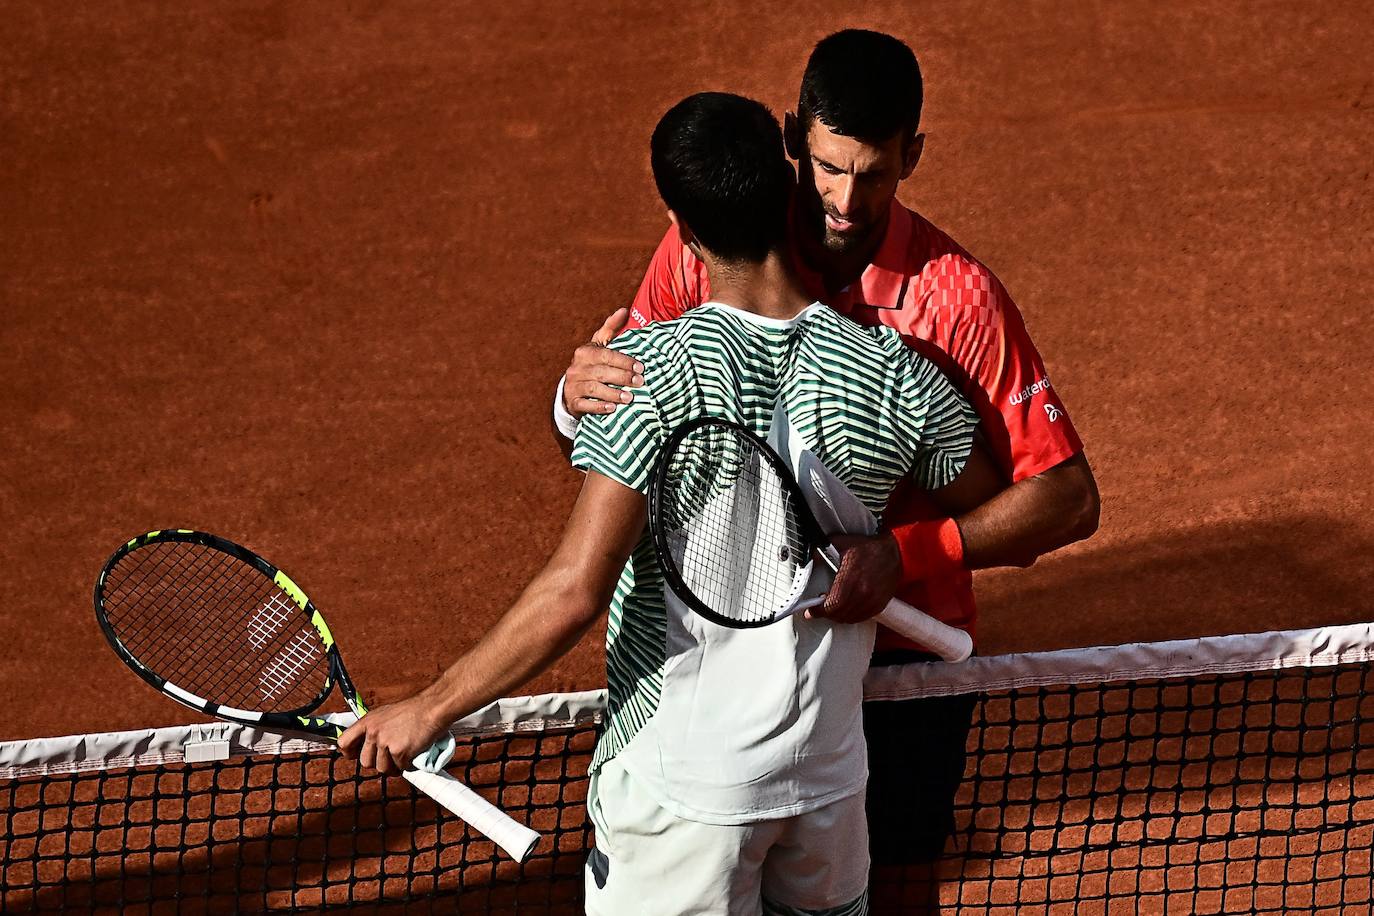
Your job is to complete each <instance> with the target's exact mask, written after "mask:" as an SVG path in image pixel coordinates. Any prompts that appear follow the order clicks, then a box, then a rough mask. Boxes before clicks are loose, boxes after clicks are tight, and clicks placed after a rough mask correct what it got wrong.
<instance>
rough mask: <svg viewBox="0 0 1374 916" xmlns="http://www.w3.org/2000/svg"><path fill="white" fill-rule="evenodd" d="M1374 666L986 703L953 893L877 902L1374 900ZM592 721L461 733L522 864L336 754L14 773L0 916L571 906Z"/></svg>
mask: <svg viewBox="0 0 1374 916" xmlns="http://www.w3.org/2000/svg"><path fill="white" fill-rule="evenodd" d="M1370 683H1371V681H1370V671H1369V666H1368V664H1364V663H1361V664H1347V665H1338V666H1321V667H1295V668H1289V669H1285V670H1279V671H1250V672H1239V673H1227V674H1221V675H1200V676H1199V675H1195V676H1188V677H1179V678H1148V679H1141V680H1127V681H1115V682H1111V683H1101V684H1090V685H1083V684H1078V685H1070V686H1030V687H1024V688H1012V689H999V690H996V691H992V692H989V693H986V694H982V695H980V699H979V701H978V705H977V710H976V712H975V714H974V726H973V729H972V731H971V732H970V735H969V739H968V749H969V752H970V755H969V758H968V764H967V768H966V771H965V779H964V782H963V784H962V787H961V789H960V791H959V795H958V801H957V805H956V822H957V827H956V830H955V833H954V834H953V835H952V836H951V837H950V839H949V841H948V843H947V844H946V847H945V854H944V857H943V858H942V859H941V860H940V862H939V863H938V867H937V871H938V881H936V882H931V881H928V880H927V879H926V876H925V874H924V872H922V871H921V870H919V869H903V868H893V867H887V868H881V869H877V870H875V872H874V878H873V880H874V893H873V898H874V911H875V912H877V913H902V912H913V911H919V903H920V902H921V901H924V902H925V903H929V902H930V901H931V900H932V899H934V898H935V897H936V896H938V899H939V901H940V902H941V904H942V905H943V910H942V911H943V912H949V913H1001V914H1013V913H1017V914H1021V913H1047V914H1049V913H1052V914H1059V913H1064V914H1069V913H1074V914H1109V913H1110V914H1117V913H1160V914H1164V913H1199V914H1216V913H1236V914H1241V913H1245V914H1250V913H1293V912H1303V913H1323V914H1332V916H1335V914H1338V913H1351V912H1369V911H1370V910H1371V908H1374V861H1372V859H1374V721H1371V713H1374V704H1372V703H1371V701H1370V699H1369V686H1370ZM594 734H595V726H594V725H593V724H592V723H591V722H589V721H588V722H583V723H582V724H579V725H577V726H575V727H568V726H562V727H548V728H544V729H542V730H539V731H535V732H532V733H529V734H524V733H520V732H517V733H515V734H499V735H491V736H488V737H483V738H481V739H479V740H477V741H476V742H475V743H473V744H471V745H466V744H460V750H459V756H458V758H457V759H456V761H455V764H454V769H453V771H454V773H455V775H458V776H460V777H461V778H464V779H466V780H467V781H468V782H469V783H470V784H472V785H473V786H474V787H476V788H478V789H479V790H480V791H482V792H483V793H484V794H486V795H487V796H488V797H489V798H491V799H492V800H493V801H496V802H497V803H498V804H500V805H501V806H502V807H504V808H505V809H506V810H508V811H509V812H511V813H512V814H513V816H514V817H516V819H518V820H521V821H525V822H528V823H530V824H531V826H533V827H535V828H536V829H538V830H539V831H540V832H541V833H542V834H543V835H544V836H543V839H542V841H541V843H540V846H539V847H538V849H537V850H536V851H535V853H534V854H533V855H532V856H531V858H530V859H529V860H527V861H526V863H525V864H524V865H516V864H514V863H513V862H511V861H509V860H508V859H506V858H505V857H504V856H500V855H499V854H498V853H497V851H496V850H495V849H494V848H493V846H492V844H491V843H490V842H488V841H486V840H485V839H483V838H481V837H480V836H475V835H473V834H471V833H470V832H469V831H468V830H467V829H466V827H465V826H464V825H463V824H461V823H460V822H458V821H457V820H455V819H454V818H452V817H450V816H448V815H447V814H440V813H439V812H437V811H436V810H435V807H434V806H433V804H432V803H430V802H429V801H428V800H426V799H425V798H423V797H421V796H418V795H416V793H414V792H413V791H412V790H411V789H410V787H409V786H408V785H407V784H406V783H405V782H403V781H401V780H399V779H380V778H377V777H373V776H368V777H360V776H359V775H358V774H357V773H356V772H355V770H354V769H353V767H352V765H351V764H349V763H348V762H347V761H345V760H343V759H341V758H339V757H338V756H337V755H335V754H333V753H330V752H328V751H327V750H320V751H315V752H311V753H305V754H300V753H296V754H285V755H277V756H250V757H240V758H234V759H230V760H227V761H222V762H217V763H207V764H191V765H187V764H173V765H162V766H157V767H151V768H150V767H134V768H128V767H121V766H118V765H108V766H105V767H103V768H100V769H95V770H92V771H90V772H81V773H76V774H67V775H49V776H26V777H23V778H11V779H5V780H2V781H0V802H3V805H4V809H5V810H4V813H3V815H0V837H3V838H2V839H0V868H2V869H3V871H2V872H0V875H2V876H3V877H2V878H0V908H2V909H3V910H4V911H5V912H28V911H34V910H40V911H56V910H67V911H86V910H99V911H104V912H111V913H114V912H227V911H231V910H240V911H246V912H255V911H264V910H277V909H282V910H284V909H292V908H295V909H315V908H324V907H333V906H348V905H353V906H366V907H369V908H372V909H376V908H378V907H380V906H386V907H394V908H395V909H396V911H398V912H399V911H414V912H436V911H439V912H446V913H453V912H458V913H515V912H519V913H539V914H545V913H576V912H580V910H579V902H578V901H579V899H580V895H581V882H582V879H581V874H580V869H581V865H582V861H583V858H584V850H585V848H586V845H587V843H588V842H589V839H590V835H589V830H588V827H587V823H586V819H585V816H584V815H585V811H584V807H583V803H584V799H585V797H586V788H587V785H586V776H585V773H586V767H587V764H588V762H589V760H590V754H591V749H592V745H593V742H594Z"/></svg>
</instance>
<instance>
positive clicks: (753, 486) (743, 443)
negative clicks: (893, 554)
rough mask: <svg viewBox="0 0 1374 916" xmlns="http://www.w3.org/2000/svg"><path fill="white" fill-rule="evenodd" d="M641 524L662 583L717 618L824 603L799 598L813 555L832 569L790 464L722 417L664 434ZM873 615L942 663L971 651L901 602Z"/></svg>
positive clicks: (829, 550)
mask: <svg viewBox="0 0 1374 916" xmlns="http://www.w3.org/2000/svg"><path fill="white" fill-rule="evenodd" d="M649 529H650V533H651V534H652V536H653V539H654V547H655V548H656V549H657V551H658V559H659V563H660V565H661V566H662V568H663V574H664V577H665V578H666V579H667V581H668V586H669V587H670V588H671V589H672V590H673V592H674V593H675V594H676V595H677V596H678V598H680V599H681V600H682V602H683V603H684V604H686V605H687V606H688V607H690V608H691V609H692V610H694V611H696V612H697V613H698V614H700V615H702V616H703V617H705V618H707V619H708V620H712V621H714V622H716V623H718V624H721V625H722V626H727V627H737V628H744V627H758V626H764V625H765V624H770V623H773V622H774V621H777V620H781V619H782V618H784V617H786V616H788V615H790V614H793V613H796V612H797V611H801V610H805V609H806V608H809V607H815V606H817V605H819V604H822V603H823V602H824V601H825V598H824V596H822V597H820V598H814V599H810V600H807V601H800V600H798V599H800V598H801V595H802V593H803V592H804V591H805V590H806V586H807V583H808V581H809V580H810V578H811V571H812V564H813V562H814V558H815V557H817V556H819V557H820V559H821V561H822V562H823V563H825V565H826V566H828V567H829V568H830V570H831V572H835V571H836V570H838V569H839V563H840V556H839V551H837V550H836V549H835V547H834V545H832V544H831V543H830V540H829V538H827V537H826V535H825V533H824V532H823V531H822V530H821V527H820V524H819V523H818V522H817V521H816V518H815V516H814V515H813V514H812V512H811V509H810V508H809V507H808V505H807V502H806V498H805V496H804V495H803V494H802V490H801V487H800V486H798V484H797V481H796V478H795V477H793V476H792V471H791V468H789V467H788V465H787V464H786V462H784V461H783V460H782V458H780V457H779V456H778V454H777V453H776V452H774V451H773V450H772V449H771V448H770V447H769V446H768V445H767V443H765V442H764V441H763V440H762V439H760V438H759V437H758V436H756V435H754V433H753V432H751V431H750V430H748V429H746V428H745V427H743V426H740V425H739V424H737V423H732V422H729V421H727V420H720V419H714V418H709V417H708V418H704V419H698V420H693V421H691V422H689V423H686V424H683V425H682V426H679V427H678V428H677V429H676V430H674V431H673V433H672V435H670V436H669V437H668V442H667V443H666V444H665V445H664V448H663V453H662V455H661V456H660V458H659V461H658V465H657V467H656V468H655V470H654V477H653V481H652V482H651V483H650V485H649ZM877 620H878V622H880V623H882V624H883V625H884V626H886V627H888V628H890V629H892V630H895V631H896V632H898V633H900V634H902V635H903V636H905V637H907V638H908V639H911V640H913V641H914V642H918V643H920V644H921V645H923V646H925V647H927V648H929V649H930V650H931V651H933V652H936V653H937V654H939V655H940V656H941V657H942V658H944V659H946V660H947V661H952V662H961V661H963V660H965V659H966V658H968V657H969V655H970V654H972V652H973V640H972V639H970V638H969V635H968V634H967V633H965V632H964V631H963V630H960V629H956V628H955V627H951V626H949V625H947V624H944V623H941V622H940V621H938V620H936V619H935V618H933V617H931V616H929V615H928V614H924V613H922V612H921V611H918V610H917V609H916V608H914V607H912V606H911V605H909V604H907V603H906V602H904V601H898V600H897V599H893V600H892V601H891V602H889V603H888V605H887V608H886V609H885V610H884V611H883V612H882V613H881V614H879V615H878V617H877Z"/></svg>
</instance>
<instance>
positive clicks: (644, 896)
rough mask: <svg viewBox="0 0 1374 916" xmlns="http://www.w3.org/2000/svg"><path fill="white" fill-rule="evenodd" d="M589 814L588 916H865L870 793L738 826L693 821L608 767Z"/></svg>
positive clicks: (612, 764) (594, 786)
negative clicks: (592, 839) (592, 831)
mask: <svg viewBox="0 0 1374 916" xmlns="http://www.w3.org/2000/svg"><path fill="white" fill-rule="evenodd" d="M587 813H588V816H589V817H590V818H591V821H592V825H593V826H594V827H595V828H596V848H595V849H594V850H592V852H591V853H590V855H589V856H588V858H587V869H586V887H587V890H586V897H587V913H588V916H686V914H701V916H707V914H709V916H762V914H767V916H801V914H806V916H819V914H824V916H864V914H866V913H867V912H868V825H867V822H866V820H865V817H864V795H863V793H862V792H860V793H858V794H856V795H853V796H850V797H849V798H845V799H842V800H840V801H837V802H833V803H831V804H829V805H826V806H825V807H823V808H819V809H817V810H815V811H809V812H807V813H805V814H798V815H795V816H793V817H788V818H782V819H779V820H769V821H760V822H758V823H753V824H740V825H738V826H728V827H725V826H718V825H715V824H702V823H699V822H697V821H689V820H684V819H683V818H680V817H677V816H676V815H674V814H671V813H669V812H668V811H666V810H664V808H663V807H662V806H660V805H659V804H658V802H657V801H655V800H654V799H653V798H652V797H650V796H649V794H648V793H647V792H645V791H643V789H641V788H640V786H639V785H638V784H637V783H636V782H635V780H634V778H633V777H631V776H630V775H629V774H628V773H626V772H625V770H624V768H623V767H621V766H620V765H619V762H618V761H616V760H609V761H607V762H606V763H605V764H604V765H603V766H602V767H601V771H600V772H599V773H597V775H595V776H593V777H592V780H591V785H590V787H589V789H588V792H587Z"/></svg>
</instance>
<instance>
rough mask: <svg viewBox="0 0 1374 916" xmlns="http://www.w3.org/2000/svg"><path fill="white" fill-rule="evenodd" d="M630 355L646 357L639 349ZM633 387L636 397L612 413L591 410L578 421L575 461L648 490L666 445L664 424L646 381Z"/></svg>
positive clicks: (574, 447) (632, 486) (586, 467)
mask: <svg viewBox="0 0 1374 916" xmlns="http://www.w3.org/2000/svg"><path fill="white" fill-rule="evenodd" d="M617 349H619V348H617ZM631 355H633V356H635V358H637V359H640V360H643V359H644V356H643V355H642V354H640V353H632V354H631ZM645 365H646V375H647V374H648V373H647V366H648V364H647V363H646V364H645ZM630 390H631V391H633V392H634V396H635V397H634V400H633V401H631V402H630V403H629V404H622V405H620V406H619V407H617V408H616V409H615V410H614V411H613V412H611V413H609V414H588V415H587V416H585V417H583V418H582V419H581V421H579V422H578V424H577V434H576V436H575V437H574V439H573V451H572V464H573V467H575V468H579V469H581V470H583V471H596V472H597V473H598V474H601V475H603V476H605V477H609V478H611V479H612V480H614V481H616V482H618V483H622V484H624V485H625V486H627V487H630V488H631V489H633V490H638V491H639V492H641V493H648V492H649V480H650V478H651V477H652V476H653V471H654V464H655V462H656V461H657V460H658V453H659V452H660V451H661V450H662V448H663V441H664V438H665V434H664V425H663V420H662V418H661V417H660V414H659V409H658V405H657V404H656V403H655V401H654V398H653V395H652V393H651V392H650V390H649V388H648V387H647V383H646V386H645V387H641V388H632V389H630Z"/></svg>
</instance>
